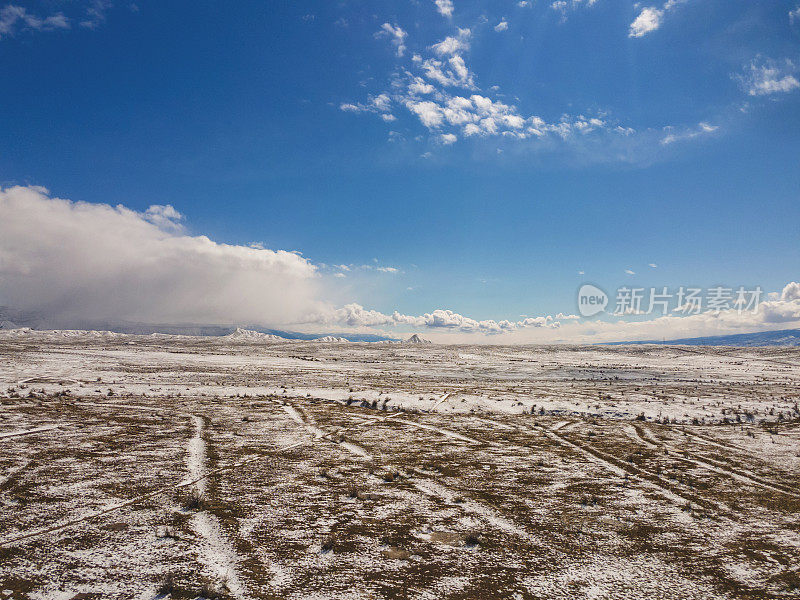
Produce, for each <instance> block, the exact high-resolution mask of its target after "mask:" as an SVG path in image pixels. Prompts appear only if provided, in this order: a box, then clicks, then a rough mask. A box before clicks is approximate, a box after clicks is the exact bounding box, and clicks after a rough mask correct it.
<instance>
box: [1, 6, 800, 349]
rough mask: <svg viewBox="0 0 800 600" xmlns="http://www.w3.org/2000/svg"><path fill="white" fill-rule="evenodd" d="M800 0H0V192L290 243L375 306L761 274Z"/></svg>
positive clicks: (795, 120) (782, 217) (793, 138)
mask: <svg viewBox="0 0 800 600" xmlns="http://www.w3.org/2000/svg"><path fill="white" fill-rule="evenodd" d="M3 6H4V8H3ZM798 6H799V5H798V3H797V2H796V1H795V0H793V1H791V2H783V1H775V2H752V1H744V0H742V1H739V0H707V1H700V0H685V1H681V0H668V1H667V2H665V3H662V2H654V3H652V4H651V3H647V2H645V3H632V2H624V1H621V0H617V1H615V0H595V1H593V2H592V1H591V0H568V1H567V2H542V1H538V0H531V1H530V2H527V3H526V2H518V1H511V0H508V1H506V0H495V1H494V2H467V1H460V0H452V2H447V1H446V0H440V1H439V2H438V3H437V2H434V1H432V0H416V1H394V2H380V1H370V2H366V1H364V2H355V1H349V2H348V1H342V2H295V3H269V2H246V1H241V2H235V3H234V2H211V1H195V2H191V3H190V2H179V1H175V2H169V3H162V2H148V1H142V2H136V4H131V3H125V2H115V3H113V4H112V3H109V2H103V1H96V2H80V1H77V0H73V1H66V0H65V1H58V0H48V1H42V2H17V3H13V4H9V5H0V73H1V74H2V78H3V80H4V82H5V86H4V88H5V92H4V93H3V94H1V95H0V114H1V115H2V118H1V119H0V185H2V186H3V187H5V188H8V187H10V186H44V187H46V188H47V189H48V190H49V194H50V196H48V197H51V196H52V197H60V198H68V199H70V200H72V201H82V202H88V203H92V204H109V205H111V206H116V205H118V204H122V205H124V206H125V207H127V208H128V209H130V210H132V211H135V212H138V213H140V214H145V211H146V210H147V208H148V207H149V206H151V205H159V206H162V205H170V206H172V207H174V209H175V210H176V211H178V212H179V213H180V214H181V215H182V218H181V219H179V220H180V225H181V235H189V236H200V235H203V236H208V237H209V238H211V239H212V240H214V241H215V242H217V243H223V244H230V245H250V244H254V243H255V244H258V245H260V246H263V248H266V249H272V250H287V251H298V252H301V253H302V255H303V256H304V257H305V258H306V259H308V261H310V262H311V263H313V265H314V266H315V268H316V270H317V273H318V276H319V278H321V279H322V280H324V284H321V285H322V288H323V289H322V291H318V292H316V293H319V294H321V297H320V298H318V299H319V300H320V301H325V302H327V303H329V304H330V305H331V306H334V307H341V306H344V305H346V304H348V303H357V304H359V305H361V306H364V307H367V309H372V310H375V311H380V312H381V313H384V314H391V313H392V312H393V311H398V312H399V313H401V314H405V315H422V314H425V313H430V312H431V311H433V310H434V309H448V310H452V311H454V312H455V313H458V314H460V315H468V316H469V317H471V318H473V319H476V320H484V319H492V320H495V321H500V320H503V319H508V320H511V321H514V320H517V319H520V318H521V317H520V315H526V316H543V315H556V314H557V313H559V312H563V313H574V312H575V304H576V300H575V295H576V290H577V288H578V286H579V285H580V284H581V283H583V282H585V281H591V282H594V283H596V284H599V285H601V286H602V287H603V288H604V289H606V290H608V291H609V292H611V291H613V290H614V289H616V288H617V287H619V286H620V285H637V286H643V287H649V286H659V287H660V286H670V287H677V286H681V285H696V286H703V287H709V286H713V285H720V284H721V285H727V286H733V287H735V286H739V285H745V286H756V285H759V286H761V287H762V288H764V290H766V291H774V292H780V291H781V290H782V289H783V288H784V286H785V285H786V284H787V283H788V282H791V281H794V280H797V278H798V271H799V270H800V243H798V242H800V239H799V238H800V227H799V224H800V202H798V200H800V198H799V197H798V196H799V193H800V185H799V184H800V135H798V131H800V83H798V79H799V78H800V9H798ZM650 264H653V265H656V267H651V266H649V265H650ZM334 265H345V266H347V267H348V268H347V269H342V268H339V267H335V266H334ZM626 270H627V271H631V272H632V273H633V274H629V273H626ZM581 272H582V273H581ZM264 314H265V316H264V317H263V319H261V321H263V322H264V323H265V324H271V325H285V324H286V323H285V322H284V321H282V320H281V319H280V318H278V317H275V318H272V317H271V315H270V314H269V313H268V312H265V313H264ZM119 316H126V315H119ZM351 324H353V323H351ZM358 325H359V326H360V325H364V326H368V325H369V324H362V323H359V324H358ZM326 326H327V325H326ZM354 326H355V325H354ZM703 333H706V332H705V331H703Z"/></svg>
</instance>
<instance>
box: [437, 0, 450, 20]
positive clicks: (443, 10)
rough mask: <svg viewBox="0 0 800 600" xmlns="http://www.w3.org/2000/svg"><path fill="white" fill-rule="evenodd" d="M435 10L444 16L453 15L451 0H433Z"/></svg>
mask: <svg viewBox="0 0 800 600" xmlns="http://www.w3.org/2000/svg"><path fill="white" fill-rule="evenodd" d="M433 3H434V4H435V5H436V10H437V11H439V14H440V15H442V16H444V17H452V16H453V0H433Z"/></svg>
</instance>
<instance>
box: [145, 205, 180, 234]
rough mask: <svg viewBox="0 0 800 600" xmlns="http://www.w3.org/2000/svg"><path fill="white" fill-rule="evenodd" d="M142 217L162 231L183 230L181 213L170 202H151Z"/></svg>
mask: <svg viewBox="0 0 800 600" xmlns="http://www.w3.org/2000/svg"><path fill="white" fill-rule="evenodd" d="M144 218H145V220H146V221H149V222H150V223H152V224H153V225H155V226H156V227H158V228H159V229H162V230H164V231H174V232H180V231H182V230H183V226H182V225H181V223H180V222H181V221H182V220H183V215H182V214H181V213H179V212H178V211H177V210H175V208H174V207H173V206H172V205H171V204H166V205H161V204H153V205H152V206H150V207H149V208H148V209H147V210H146V211H145V212H144Z"/></svg>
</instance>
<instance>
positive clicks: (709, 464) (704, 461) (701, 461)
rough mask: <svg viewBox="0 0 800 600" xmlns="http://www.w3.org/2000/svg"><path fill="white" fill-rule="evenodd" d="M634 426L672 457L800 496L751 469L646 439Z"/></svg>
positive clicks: (653, 445)
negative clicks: (737, 467)
mask: <svg viewBox="0 0 800 600" xmlns="http://www.w3.org/2000/svg"><path fill="white" fill-rule="evenodd" d="M633 428H634V429H635V433H636V438H635V439H638V440H639V441H640V442H642V443H644V444H645V445H647V446H648V447H651V448H663V449H666V450H668V451H669V452H671V453H672V457H673V458H675V459H677V460H680V461H682V462H687V463H690V464H694V465H695V466H698V467H701V468H704V469H708V470H709V471H713V472H714V473H719V474H721V475H727V476H728V477H731V478H733V479H735V480H737V481H739V482H742V483H746V484H749V485H754V486H756V487H760V488H765V489H768V490H770V491H773V492H779V493H781V494H786V495H787V496H792V497H794V498H800V494H799V493H797V492H795V491H794V490H793V489H791V488H790V487H789V486H785V485H783V484H780V483H775V482H770V481H767V480H765V479H762V478H761V477H759V476H757V475H755V474H754V473H752V472H751V471H749V470H747V469H735V468H732V467H730V466H728V465H726V464H725V463H722V462H720V461H717V460H714V459H713V458H700V457H698V456H697V455H694V454H692V455H689V454H688V452H687V451H685V450H681V449H679V448H676V447H675V446H673V445H671V444H668V443H667V442H663V441H661V442H658V443H657V444H656V443H653V442H651V441H649V440H648V439H646V437H645V432H643V431H642V430H641V428H640V427H637V426H633ZM682 431H683V432H684V433H686V434H687V435H689V436H690V437H697V438H700V439H701V440H703V441H706V442H709V443H711V444H714V445H716V446H720V447H722V448H725V449H726V450H730V449H731V448H730V447H728V446H726V445H724V444H721V443H720V444H717V443H715V442H713V440H705V439H704V438H703V437H702V436H699V435H697V434H695V433H692V432H688V431H686V430H682Z"/></svg>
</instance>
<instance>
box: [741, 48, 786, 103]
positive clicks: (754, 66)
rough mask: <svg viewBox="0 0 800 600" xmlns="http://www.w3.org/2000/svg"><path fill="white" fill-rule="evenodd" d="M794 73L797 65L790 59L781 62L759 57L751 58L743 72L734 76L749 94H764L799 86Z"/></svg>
mask: <svg viewBox="0 0 800 600" xmlns="http://www.w3.org/2000/svg"><path fill="white" fill-rule="evenodd" d="M795 73H797V67H796V66H795V64H794V63H793V62H792V61H790V60H786V61H784V62H783V63H782V64H781V63H778V62H776V61H774V60H769V59H762V58H760V57H759V58H757V59H753V60H752V61H751V62H750V64H749V65H747V66H746V67H745V70H744V73H742V74H739V75H736V76H735V78H736V79H738V80H739V83H740V84H741V86H742V88H743V89H744V90H745V91H746V92H747V93H748V94H749V95H750V96H766V95H769V94H777V93H781V92H783V93H785V92H791V91H793V90H796V89H797V88H800V81H798V80H797V78H796V77H795Z"/></svg>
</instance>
